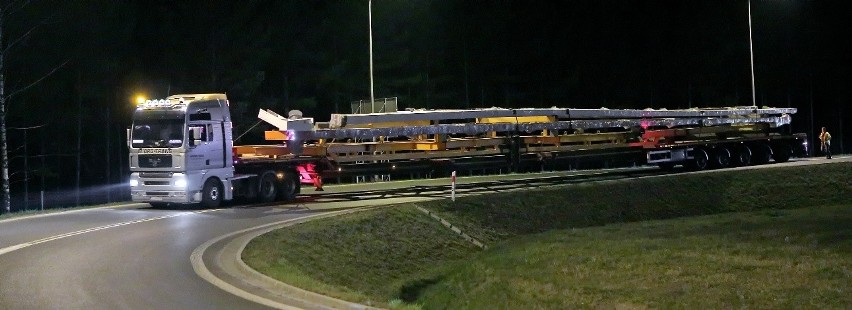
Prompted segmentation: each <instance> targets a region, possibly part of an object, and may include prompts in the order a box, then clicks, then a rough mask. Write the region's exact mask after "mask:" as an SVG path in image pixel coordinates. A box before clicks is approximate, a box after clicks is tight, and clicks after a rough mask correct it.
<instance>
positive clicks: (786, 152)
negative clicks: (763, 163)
mask: <svg viewBox="0 0 852 310" xmlns="http://www.w3.org/2000/svg"><path fill="white" fill-rule="evenodd" d="M792 153H793V149H791V148H790V146H788V145H776V146H775V147H774V148H772V159H774V160H775V162H776V163H783V162H787V161H788V160H790V155H791V154H792Z"/></svg>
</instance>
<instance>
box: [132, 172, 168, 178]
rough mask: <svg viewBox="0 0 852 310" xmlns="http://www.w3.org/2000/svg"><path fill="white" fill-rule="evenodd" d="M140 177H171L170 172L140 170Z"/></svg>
mask: <svg viewBox="0 0 852 310" xmlns="http://www.w3.org/2000/svg"><path fill="white" fill-rule="evenodd" d="M139 177H140V178H145V179H169V178H171V177H172V173H171V172H140V173H139Z"/></svg>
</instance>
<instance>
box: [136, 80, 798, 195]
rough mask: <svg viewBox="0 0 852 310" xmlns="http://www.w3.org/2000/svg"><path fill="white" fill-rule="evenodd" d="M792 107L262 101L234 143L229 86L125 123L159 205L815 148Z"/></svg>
mask: <svg viewBox="0 0 852 310" xmlns="http://www.w3.org/2000/svg"><path fill="white" fill-rule="evenodd" d="M795 113H796V109H792V108H768V107H761V108H758V107H756V106H742V107H726V108H708V109H677V110H666V109H644V110H640V109H606V108H600V109H572V108H556V107H553V108H544V109H542V108H524V109H505V108H488V109H461V110H415V109H410V110H405V111H391V112H383V113H364V114H355V113H353V114H332V115H331V119H330V121H329V122H314V120H313V118H307V117H303V115H301V113H299V112H298V111H291V113H289V115H288V116H286V117H285V116H282V115H280V114H278V113H275V112H273V111H271V110H266V109H261V110H260V111H259V112H258V117H259V118H260V119H261V120H263V121H265V122H266V123H268V124H269V125H270V126H271V127H274V128H270V130H267V131H265V132H264V138H265V140H267V141H268V142H269V143H268V144H263V145H234V139H233V133H232V130H233V124H232V122H231V115H230V109H229V101H228V99H227V96H226V95H225V94H185V95H173V96H169V97H168V98H164V99H154V100H147V101H145V102H144V103H141V104H139V106H138V107H137V108H136V110H135V111H134V113H133V123H132V125H131V127H130V128H129V129H128V131H127V142H128V143H127V145H128V147H129V154H130V160H129V162H130V171H131V175H130V181H129V182H130V189H131V197H132V200H133V201H135V202H148V203H151V204H152V205H164V204H200V205H202V206H203V207H207V208H214V207H218V206H220V204H221V203H222V202H224V201H230V200H234V199H238V198H240V199H245V200H248V201H258V202H273V201H289V200H293V199H295V198H296V197H297V196H298V195H299V194H300V192H301V189H302V186H303V185H312V186H314V188H315V189H316V190H322V184H323V179H326V180H328V179H332V180H337V181H338V182H343V180H344V179H348V178H351V180H356V181H357V180H364V179H367V178H369V179H372V180H379V179H389V178H391V177H401V176H408V177H411V178H416V177H433V176H439V175H444V174H449V172H450V171H456V170H462V171H464V170H467V171H471V172H472V171H481V172H483V173H489V172H497V173H499V172H504V171H505V172H508V171H512V172H524V171H538V170H553V169H574V168H577V167H581V166H583V165H584V164H589V163H593V162H598V163H599V162H604V163H613V164H617V163H619V162H620V163H627V162H630V163H633V164H641V165H644V164H654V165H659V166H660V167H661V168H663V169H673V168H674V167H675V166H684V167H686V168H687V169H692V170H703V169H712V168H726V167H730V166H747V165H752V164H764V163H768V162H770V161H775V162H784V161H787V160H789V159H790V157H791V156H800V155H802V154H806V152H807V142H806V141H807V140H806V137H805V135H804V134H793V133H791V132H790V126H789V125H790V122H791V115H793V114H795Z"/></svg>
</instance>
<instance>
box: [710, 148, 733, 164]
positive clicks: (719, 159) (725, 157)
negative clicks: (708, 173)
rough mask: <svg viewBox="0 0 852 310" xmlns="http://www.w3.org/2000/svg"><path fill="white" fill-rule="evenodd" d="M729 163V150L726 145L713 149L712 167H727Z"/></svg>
mask: <svg viewBox="0 0 852 310" xmlns="http://www.w3.org/2000/svg"><path fill="white" fill-rule="evenodd" d="M730 165H731V151H729V150H728V148H726V147H718V148H716V149H715V150H713V167H716V168H727V167H728V166H730Z"/></svg>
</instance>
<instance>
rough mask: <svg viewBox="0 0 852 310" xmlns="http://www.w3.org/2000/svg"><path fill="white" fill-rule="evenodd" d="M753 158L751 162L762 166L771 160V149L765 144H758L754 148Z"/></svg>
mask: <svg viewBox="0 0 852 310" xmlns="http://www.w3.org/2000/svg"><path fill="white" fill-rule="evenodd" d="M753 155H754V158H752V162H754V163H755V164H757V165H762V164H766V163H769V159H771V158H772V148H770V147H769V145H766V144H762V143H761V144H758V145H755V147H754V154H753Z"/></svg>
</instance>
